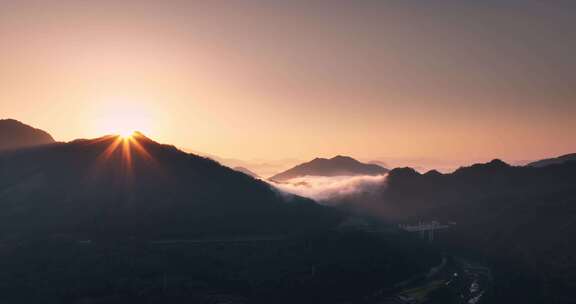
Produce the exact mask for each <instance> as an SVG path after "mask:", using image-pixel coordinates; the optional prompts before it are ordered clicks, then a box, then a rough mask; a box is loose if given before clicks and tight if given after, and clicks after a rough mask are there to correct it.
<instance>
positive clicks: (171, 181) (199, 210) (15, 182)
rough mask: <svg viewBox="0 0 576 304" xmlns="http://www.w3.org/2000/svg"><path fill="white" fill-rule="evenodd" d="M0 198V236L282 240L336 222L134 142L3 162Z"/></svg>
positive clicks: (177, 154)
mask: <svg viewBox="0 0 576 304" xmlns="http://www.w3.org/2000/svg"><path fill="white" fill-rule="evenodd" d="M0 189H1V192H0V201H1V202H2V203H1V204H0V211H1V213H0V214H1V215H0V217H1V218H2V220H1V221H0V227H1V228H2V229H0V234H1V235H4V236H6V235H10V234H23V233H31V234H35V233H42V234H46V235H48V234H69V233H74V234H85V235H94V236H96V235H105V236H113V235H114V236H146V237H160V236H172V237H176V236H184V235H203V234H207V235H216V234H230V233H234V234H245V233H251V234H283V233H296V232H297V230H302V231H312V230H316V229H319V230H322V229H330V226H331V225H334V224H335V223H336V221H337V217H335V216H334V214H333V213H332V212H330V211H329V210H327V208H325V207H322V206H319V205H317V204H315V203H314V202H312V201H310V200H307V199H303V198H299V197H289V198H288V197H285V196H284V195H281V194H280V193H278V192H277V191H275V190H273V189H272V188H270V187H269V186H268V185H267V184H265V183H263V182H260V181H257V180H255V179H253V178H250V177H248V176H246V175H245V174H241V173H239V172H236V171H234V170H232V169H229V168H227V167H224V166H221V165H219V164H218V163H216V162H214V161H212V160H209V159H206V158H202V157H198V156H195V155H190V154H186V153H183V152H181V151H179V150H177V149H176V148H174V147H172V146H166V145H160V144H158V143H156V142H154V141H152V140H150V139H148V138H146V137H145V136H143V135H141V134H137V135H134V137H133V138H131V139H122V138H120V137H117V136H107V137H103V138H99V139H95V140H77V141H74V142H71V143H62V144H53V145H48V146H43V147H39V148H34V149H27V150H22V151H15V152H11V153H4V154H3V155H1V156H0ZM295 221H298V222H299V223H300V224H301V225H302V226H300V225H299V226H297V227H295V226H294V225H293V223H294V222H295Z"/></svg>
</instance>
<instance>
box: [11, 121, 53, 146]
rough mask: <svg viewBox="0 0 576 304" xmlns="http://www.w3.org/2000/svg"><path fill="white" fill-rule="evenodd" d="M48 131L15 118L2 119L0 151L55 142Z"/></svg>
mask: <svg viewBox="0 0 576 304" xmlns="http://www.w3.org/2000/svg"><path fill="white" fill-rule="evenodd" d="M54 142H55V140H54V138H53V137H52V136H51V135H50V134H49V133H48V132H46V131H44V130H41V129H37V128H34V127H32V126H29V125H27V124H25V123H22V122H20V121H18V120H15V119H0V151H3V150H14V149H20V148H26V147H33V146H39V145H44V144H50V143H54Z"/></svg>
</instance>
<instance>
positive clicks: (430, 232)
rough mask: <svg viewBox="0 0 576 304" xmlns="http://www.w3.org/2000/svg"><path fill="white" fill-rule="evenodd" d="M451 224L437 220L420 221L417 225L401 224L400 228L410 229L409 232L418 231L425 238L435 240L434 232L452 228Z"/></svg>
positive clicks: (430, 240)
mask: <svg viewBox="0 0 576 304" xmlns="http://www.w3.org/2000/svg"><path fill="white" fill-rule="evenodd" d="M450 227H451V226H450V225H445V224H440V223H439V222H437V221H431V222H419V223H418V224H415V225H410V224H400V225H398V228H400V229H402V230H404V231H408V232H417V233H419V234H420V236H421V237H422V238H424V239H428V241H429V242H432V241H434V233H435V232H436V231H438V230H444V229H448V228H450Z"/></svg>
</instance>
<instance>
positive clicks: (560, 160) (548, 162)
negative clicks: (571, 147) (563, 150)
mask: <svg viewBox="0 0 576 304" xmlns="http://www.w3.org/2000/svg"><path fill="white" fill-rule="evenodd" d="M567 161H576V153H571V154H566V155H562V156H558V157H553V158H547V159H542V160H539V161H535V162H531V163H529V164H527V165H526V166H528V167H545V166H549V165H555V164H561V163H565V162H567Z"/></svg>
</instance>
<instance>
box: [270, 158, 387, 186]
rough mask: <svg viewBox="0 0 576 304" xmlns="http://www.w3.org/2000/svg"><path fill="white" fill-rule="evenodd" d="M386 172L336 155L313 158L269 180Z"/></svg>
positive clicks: (375, 166) (372, 165) (378, 167)
mask: <svg viewBox="0 0 576 304" xmlns="http://www.w3.org/2000/svg"><path fill="white" fill-rule="evenodd" d="M387 172H388V169H386V168H383V167H381V166H379V165H376V164H366V163H362V162H359V161H357V160H356V159H354V158H352V157H349V156H343V155H337V156H335V157H332V158H329V159H327V158H319V157H317V158H314V159H313V160H311V161H309V162H306V163H302V164H300V165H297V166H295V167H293V168H291V169H288V170H286V171H284V172H281V173H278V174H276V175H274V176H272V177H270V178H269V180H271V181H278V182H283V181H286V180H289V179H292V178H297V177H303V176H347V175H350V176H354V175H382V174H385V173H387Z"/></svg>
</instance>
